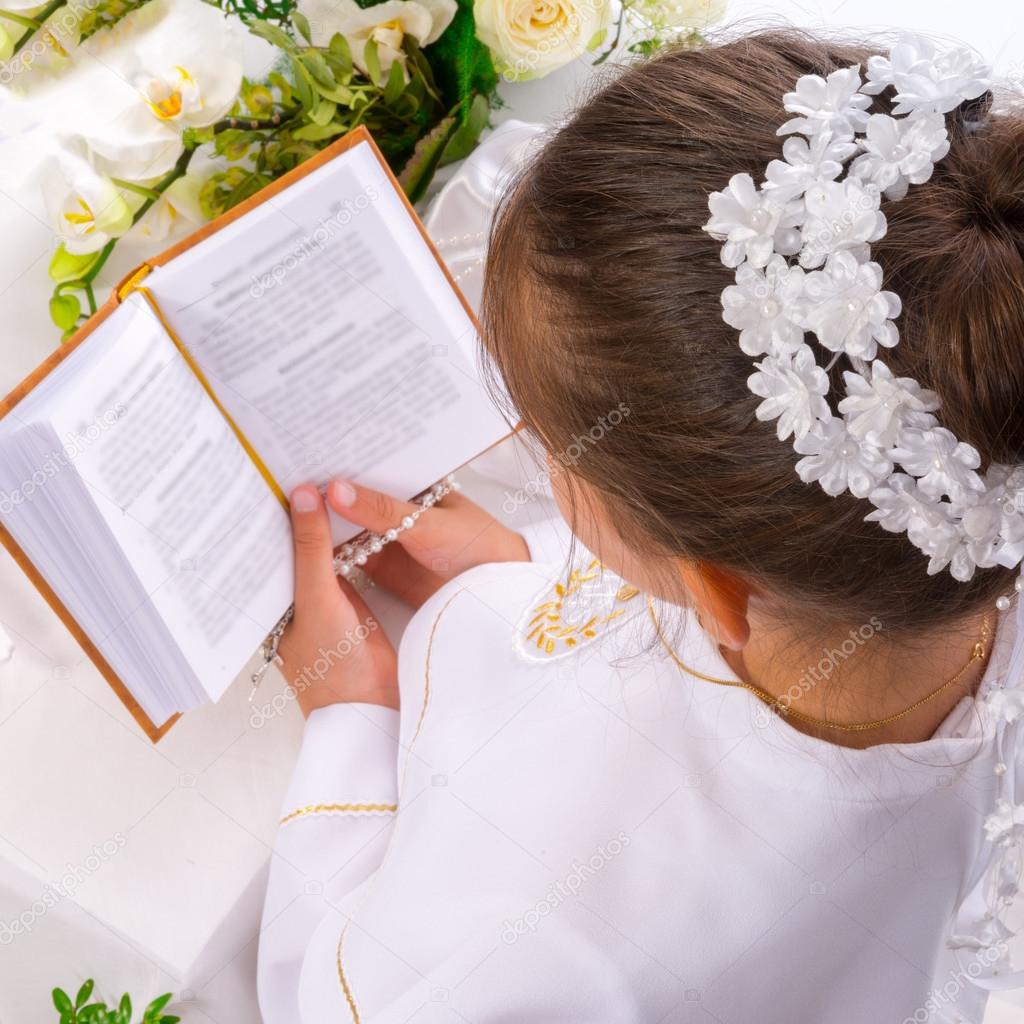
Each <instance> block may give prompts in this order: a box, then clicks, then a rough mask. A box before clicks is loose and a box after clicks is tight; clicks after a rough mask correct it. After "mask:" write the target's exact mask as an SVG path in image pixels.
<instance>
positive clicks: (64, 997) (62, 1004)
mask: <svg viewBox="0 0 1024 1024" xmlns="http://www.w3.org/2000/svg"><path fill="white" fill-rule="evenodd" d="M55 303H58V304H60V303H65V304H66V305H59V306H58V311H59V310H69V309H70V308H71V306H70V303H74V304H75V307H76V308H75V314H74V316H73V317H71V319H70V320H68V318H67V317H66V316H64V317H62V320H64V321H65V322H63V323H62V322H61V320H58V319H57V314H56V312H55V310H54V304H55ZM80 312H81V306H79V304H78V300H77V299H73V298H71V296H70V295H61V296H54V297H53V298H52V299H50V316H51V317H52V318H53V322H54V323H55V324H56V325H57V326H58V327H60V328H61V329H62V330H67V328H68V327H70V326H71V325H72V324H74V322H75V321H76V320H77V319H78V314H79V313H80ZM53 1005H54V1006H56V1007H57V1010H58V1012H59V1013H68V1012H69V1011H73V1010H74V1008H75V1007H74V1004H73V1003H72V1002H71V998H70V997H69V996H68V994H67V992H65V991H64V989H62V988H55V989H54V990H53Z"/></svg>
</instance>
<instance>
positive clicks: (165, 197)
mask: <svg viewBox="0 0 1024 1024" xmlns="http://www.w3.org/2000/svg"><path fill="white" fill-rule="evenodd" d="M203 184H204V181H203V179H202V178H201V177H199V176H198V175H195V174H186V175H184V176H183V177H181V178H178V179H176V180H175V181H173V182H172V183H171V184H170V185H169V186H168V187H167V188H166V189H165V190H164V192H163V194H162V195H161V196H160V198H159V199H158V200H157V201H156V202H155V203H154V204H153V206H152V208H151V209H150V210H148V211H147V212H146V215H145V216H144V217H143V218H142V219H141V220H140V221H139V223H138V224H136V225H135V227H133V228H132V229H131V231H129V232H128V233H127V234H126V235H125V236H124V239H123V241H124V242H126V243H141V244H145V245H147V246H152V244H153V243H154V242H165V241H166V240H167V239H168V238H171V237H173V236H175V235H177V234H180V233H181V232H183V231H188V230H190V229H191V228H192V227H194V226H195V225H197V224H202V223H203V222H204V221H205V220H206V217H205V216H203V211H202V208H201V206H200V203H199V193H200V191H201V189H202V187H203Z"/></svg>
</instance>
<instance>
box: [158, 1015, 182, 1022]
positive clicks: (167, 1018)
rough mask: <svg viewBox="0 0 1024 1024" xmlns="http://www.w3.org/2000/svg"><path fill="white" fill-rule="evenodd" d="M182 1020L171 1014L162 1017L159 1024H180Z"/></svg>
mask: <svg viewBox="0 0 1024 1024" xmlns="http://www.w3.org/2000/svg"><path fill="white" fill-rule="evenodd" d="M180 1020H181V1018H180V1017H174V1016H172V1015H171V1014H167V1015H166V1016H163V1017H161V1018H160V1020H158V1021H157V1024H178V1021H180Z"/></svg>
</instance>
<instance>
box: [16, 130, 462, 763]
mask: <svg viewBox="0 0 1024 1024" xmlns="http://www.w3.org/2000/svg"><path fill="white" fill-rule="evenodd" d="M361 142H366V143H369V145H370V147H371V149H372V150H373V153H374V155H375V156H376V158H377V160H378V161H380V164H381V166H382V167H383V169H384V171H385V173H386V174H387V177H388V180H389V181H390V182H391V184H392V186H393V187H394V189H395V191H396V192H398V194H399V195H400V196H401V197H402V200H403V202H404V204H405V207H406V209H407V210H408V212H409V215H410V216H411V217H412V218H413V221H414V223H415V224H416V225H417V227H418V228H419V231H420V234H421V235H422V236H423V239H424V241H425V242H426V243H427V245H428V246H429V247H430V250H431V252H432V253H433V254H434V258H435V259H436V260H437V262H438V265H439V266H440V267H441V270H442V272H443V273H444V275H445V277H446V278H447V279H448V282H449V284H450V285H451V286H452V288H453V289H454V291H455V293H456V295H458V297H459V300H460V301H461V302H462V305H463V307H464V308H465V310H466V313H467V314H468V316H469V317H470V319H471V320H472V321H473V323H476V318H475V316H474V314H473V311H472V309H470V307H469V303H468V302H467V301H466V299H465V296H463V294H462V292H461V291H459V288H458V286H457V285H456V283H455V280H454V279H453V278H452V276H451V274H450V273H449V271H448V268H447V266H445V262H444V260H443V259H441V254H440V253H439V252H438V250H437V247H436V246H435V245H434V243H433V241H432V240H431V238H430V236H429V235H428V234H427V231H426V228H424V227H423V224H422V222H421V221H420V219H419V217H418V216H417V215H416V211H415V210H414V209H413V207H412V204H411V203H410V202H409V200H408V198H407V197H406V195H405V192H404V191H403V189H402V187H401V185H399V183H398V180H397V178H395V176H394V174H393V173H392V171H391V168H390V167H388V165H387V161H385V159H384V157H383V155H382V154H381V152H380V150H379V149H378V148H377V146H376V144H375V143H374V141H373V137H372V136H371V135H370V133H369V131H368V130H367V129H366V128H365V127H363V126H360V127H358V128H356V129H355V130H354V131H352V132H349V133H348V134H347V135H345V136H343V137H342V138H340V139H338V140H337V142H333V143H331V145H329V146H327V147H326V148H325V149H323V150H321V151H320V152H319V153H317V155H316V156H314V157H311V158H310V159H309V160H307V161H306V162H305V163H303V164H300V165H299V166H298V167H296V168H295V169H294V170H292V171H289V172H288V173H287V174H285V175H283V176H282V177H280V178H278V179H277V180H276V181H274V182H272V183H271V184H269V185H267V186H266V187H265V188H263V189H261V190H260V191H259V192H257V193H256V194H255V195H253V196H250V198H248V199H246V200H245V201H244V202H242V203H239V204H238V206H236V207H234V208H233V209H231V210H229V211H228V212H227V213H224V214H222V215H221V216H219V217H217V218H215V219H214V220H212V221H210V222H209V223H208V224H204V225H203V226H202V227H201V228H199V229H198V230H197V231H195V232H193V233H192V234H191V235H189V236H188V237H187V238H185V239H183V240H182V241H180V242H178V243H177V244H175V245H172V246H171V247H170V248H169V249H166V250H164V251H163V252H162V253H160V254H159V255H158V256H154V257H152V258H151V259H148V260H146V261H145V262H144V263H142V264H140V265H139V266H138V267H136V268H135V270H133V271H132V272H131V273H130V274H128V275H127V277H125V279H124V281H122V282H121V284H120V285H118V287H116V288H115V289H114V290H113V291H112V292H111V295H110V297H109V298H108V299H107V301H106V302H105V303H104V304H103V305H102V306H101V307H100V309H99V310H97V311H96V313H94V314H93V315H92V316H91V317H90V318H89V319H88V320H87V321H86V322H85V323H84V324H82V326H81V327H80V328H79V329H78V330H77V331H76V332H75V334H74V335H72V337H71V338H69V339H68V341H67V342H65V343H64V344H63V345H61V347H60V348H58V349H57V350H56V351H55V352H53V353H52V354H51V355H50V356H48V357H47V358H46V359H45V360H43V362H42V363H40V364H39V366H37V367H36V368H35V370H33V371H32V372H31V373H30V374H29V375H28V376H27V377H26V378H25V379H24V380H23V381H22V382H21V383H20V384H19V385H18V386H17V387H16V388H14V389H13V390H12V391H11V392H10V393H9V394H8V395H7V396H6V397H5V398H3V399H2V400H0V417H2V416H6V415H7V414H8V413H9V412H10V411H11V410H12V409H13V408H14V407H15V406H16V405H17V404H18V402H20V401H21V399H22V398H24V397H25V396H26V395H27V394H28V393H29V392H30V391H31V390H32V389H33V388H34V387H36V385H37V384H39V383H40V381H42V380H43V379H44V378H45V377H46V376H47V374H49V373H50V372H51V371H52V370H53V369H54V368H55V367H56V366H58V365H59V364H60V363H61V362H62V361H63V360H64V359H66V358H67V357H68V356H69V355H70V354H71V353H72V352H73V351H74V350H75V349H76V348H78V346H79V345H82V344H85V343H86V341H87V340H88V338H89V335H90V334H92V332H93V331H94V330H96V328H97V327H98V326H99V325H100V324H101V323H103V321H104V320H106V318H107V317H108V316H110V314H111V313H112V312H113V311H114V310H115V309H116V308H117V307H118V305H119V304H120V302H121V297H122V296H123V295H125V294H127V293H128V291H129V290H130V285H131V283H132V282H133V281H135V280H141V279H142V278H143V277H144V276H145V274H146V273H148V272H149V271H150V270H152V269H153V268H155V267H160V266H163V265H164V264H165V263H168V262H170V261H171V260H173V259H174V258H175V257H176V256H178V255H180V254H181V253H183V252H186V251H187V250H188V249H191V248H192V246H194V245H196V244H197V243H199V242H201V241H203V239H204V238H207V237H209V236H210V235H212V234H213V233H214V232H215V231H220V230H221V228H224V227H227V225H228V224H232V223H234V222H235V221H236V220H238V219H239V218H240V217H244V216H245V215H246V214H247V213H248V212H249V211H250V210H252V209H253V208H254V207H257V206H259V205H260V204H261V203H264V202H266V201H267V200H268V199H272V198H273V197H274V196H276V195H278V194H280V193H281V192H283V191H284V190H285V189H286V188H288V186H289V185H292V184H294V183H295V182H296V181H299V180H300V179H301V178H304V177H305V176H306V175H307V174H309V173H311V172H312V171H315V170H316V169H317V168H318V167H322V166H323V165H324V164H325V163H327V162H328V161H329V160H333V159H334V158H335V157H336V156H339V155H340V154H341V153H344V152H345V151H346V150H349V149H351V148H352V147H353V146H356V145H358V144H359V143H361ZM0 544H3V546H4V547H5V548H6V549H7V550H8V551H9V552H10V553H11V556H12V557H13V558H14V560H15V562H17V564H18V565H19V566H20V567H21V569H22V571H23V572H24V573H25V575H26V576H28V578H29V579H30V580H31V581H32V583H33V585H34V586H35V587H36V589H37V590H38V591H39V593H40V594H42V596H43V598H44V599H45V600H46V602H47V604H49V606H50V607H51V608H52V609H53V610H54V611H55V612H56V613H57V615H58V616H59V617H60V619H61V621H62V622H63V623H64V625H65V626H67V628H68V630H69V631H70V632H71V635H72V636H73V637H74V638H75V640H77V641H78V643H79V645H80V646H81V648H82V649H83V650H84V651H85V653H86V654H87V655H88V656H89V658H90V660H91V661H92V663H93V664H94V665H95V666H96V668H97V669H98V670H99V672H100V674H101V675H102V676H103V677H104V679H106V681H107V682H108V683H109V684H110V686H111V688H112V689H113V691H114V693H116V694H117V696H118V697H119V698H120V699H121V702H122V703H123V704H124V706H125V707H126V708H127V709H128V711H129V712H130V713H131V715H132V717H133V718H134V719H135V721H136V722H138V723H139V725H140V726H141V727H142V729H143V731H144V732H145V733H146V735H147V736H148V737H149V738H150V739H151V740H152V741H153V742H154V743H156V742H157V741H158V740H159V739H161V738H162V737H163V736H164V735H166V733H167V730H168V729H170V728H171V726H172V725H173V724H174V723H175V722H176V721H177V720H178V718H179V717H180V715H173V716H172V717H171V718H169V719H168V720H167V721H166V722H163V723H156V722H154V721H153V720H152V719H151V718H150V717H149V716H148V715H147V714H146V712H145V711H143V710H142V707H141V706H140V705H139V703H138V701H137V700H136V699H135V698H134V697H133V696H132V694H131V691H130V690H129V689H128V687H127V686H125V684H124V683H123V682H122V681H121V679H120V678H119V677H118V675H117V673H116V672H115V671H114V670H113V668H111V666H110V664H109V662H107V660H106V659H105V658H104V657H103V655H102V654H101V653H100V651H99V649H98V648H97V647H96V645H95V644H94V643H93V642H92V641H91V640H90V639H89V637H88V636H87V635H86V633H85V630H83V629H82V627H81V626H80V625H79V624H78V622H77V621H76V619H75V618H74V616H73V615H71V613H70V612H69V611H68V609H67V608H66V607H65V605H64V603H63V602H62V601H61V599H60V598H59V597H58V596H57V594H56V593H55V592H54V590H53V588H52V587H50V585H49V584H48V583H47V582H46V580H45V579H44V578H43V576H42V574H41V573H40V572H39V570H38V569H36V567H35V565H33V564H32V561H31V560H30V559H29V557H28V556H27V555H26V554H25V552H24V551H23V550H22V549H21V547H20V545H19V544H18V543H17V541H15V539H14V537H13V536H12V535H11V534H10V532H9V531H8V530H7V529H6V528H5V527H4V525H3V524H2V523H0Z"/></svg>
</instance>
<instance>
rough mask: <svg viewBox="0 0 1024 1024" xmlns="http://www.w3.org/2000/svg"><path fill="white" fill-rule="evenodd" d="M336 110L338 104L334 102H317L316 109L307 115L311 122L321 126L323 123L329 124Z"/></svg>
mask: <svg viewBox="0 0 1024 1024" xmlns="http://www.w3.org/2000/svg"><path fill="white" fill-rule="evenodd" d="M337 112H338V106H337V104H335V103H330V102H327V103H323V102H321V103H318V104H317V107H316V110H314V111H313V113H312V114H310V115H309V119H310V121H312V122H313V124H318V125H320V126H321V127H322V126H323V125H325V124H329V123H330V121H331V120H332V119H333V117H334V115H335V114H336V113H337Z"/></svg>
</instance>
